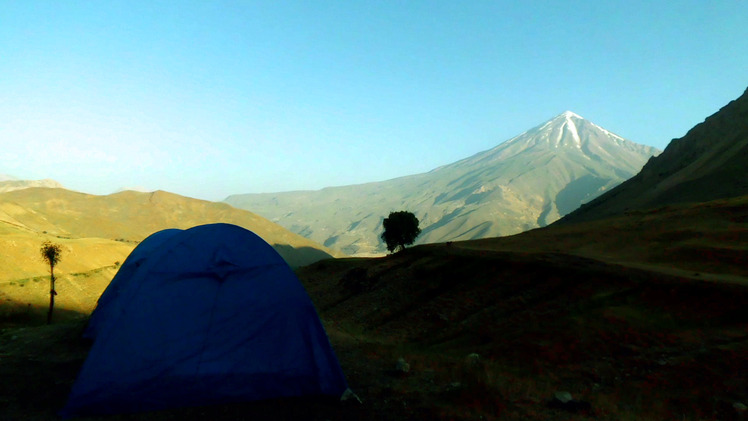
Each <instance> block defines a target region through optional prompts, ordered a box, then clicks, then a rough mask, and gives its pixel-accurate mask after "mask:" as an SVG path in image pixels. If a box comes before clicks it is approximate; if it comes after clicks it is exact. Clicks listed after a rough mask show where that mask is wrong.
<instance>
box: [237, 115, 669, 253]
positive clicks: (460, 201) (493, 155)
mask: <svg viewBox="0 0 748 421" xmlns="http://www.w3.org/2000/svg"><path fill="white" fill-rule="evenodd" d="M657 152H658V151H657V150H656V149H655V148H651V147H648V146H644V145H638V144H635V143H633V142H630V141H628V140H625V139H623V138H622V137H620V136H618V135H615V134H613V133H611V132H609V131H607V130H604V129H602V128H599V126H596V125H594V124H592V123H590V122H588V121H587V120H584V119H583V118H581V117H579V116H578V115H576V114H574V113H571V112H567V113H562V114H559V115H558V116H556V117H554V118H552V119H550V120H548V121H546V122H545V123H543V124H540V125H538V126H536V127H534V128H532V129H530V130H527V131H525V132H524V133H522V134H520V135H518V136H515V137H513V138H511V139H509V140H507V141H505V142H502V143H501V144H499V145H497V146H496V147H494V148H492V149H489V150H487V151H483V152H479V153H477V154H474V155H472V156H469V157H467V158H464V159H462V160H459V161H456V162H454V163H451V164H447V165H443V166H440V167H437V168H435V169H433V170H431V171H429V172H426V173H420V174H413V175H407V176H403V177H399V178H395V179H391V180H386V181H380V182H372V183H365V184H358V185H349V186H337V187H327V188H324V189H321V190H313V191H297V192H280V193H263V194H244V195H242V194H239V195H231V196H229V197H227V198H226V199H225V202H226V203H229V204H232V205H234V206H236V207H239V208H243V209H248V210H252V211H253V212H257V213H259V214H261V215H263V216H265V217H267V218H268V219H270V220H272V221H274V222H277V223H279V224H281V225H283V226H285V227H286V228H288V229H290V230H291V231H293V232H296V233H298V234H300V235H304V236H306V237H308V238H310V239H313V240H314V241H316V242H318V243H321V244H323V245H325V246H327V247H331V248H335V249H338V250H341V251H343V252H344V253H347V254H352V255H362V256H363V255H378V254H382V253H384V250H385V247H384V244H383V243H382V242H381V241H380V240H379V234H380V233H381V221H382V219H383V218H384V217H386V216H387V215H388V214H389V212H391V211H396V210H409V211H411V212H414V213H415V214H416V216H417V217H418V218H419V220H420V221H421V228H422V234H421V236H420V237H419V240H418V242H419V243H427V242H443V241H452V240H467V239H474V238H483V237H486V236H498V235H508V234H515V233H518V232H522V231H526V230H528V229H532V228H536V227H539V226H544V225H547V224H548V223H550V222H553V221H555V220H556V219H558V218H559V217H560V216H561V215H563V214H565V213H568V212H570V211H572V210H574V209H575V208H576V207H578V206H579V205H580V204H581V203H582V202H584V201H587V200H590V199H591V198H593V197H595V196H596V195H598V194H599V193H601V192H602V191H605V190H606V189H609V188H611V187H612V186H614V185H617V184H618V183H620V182H621V181H623V180H625V179H626V178H628V177H630V176H632V175H634V174H635V173H636V172H638V170H639V169H640V168H641V166H642V165H643V164H644V162H645V161H646V159H647V158H648V157H649V156H650V155H653V154H656V153H657ZM559 195H560V196H559Z"/></svg>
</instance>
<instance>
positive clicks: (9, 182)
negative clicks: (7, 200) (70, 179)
mask: <svg viewBox="0 0 748 421" xmlns="http://www.w3.org/2000/svg"><path fill="white" fill-rule="evenodd" d="M31 187H48V188H57V189H61V188H63V186H62V184H60V183H58V182H57V181H55V180H49V179H46V180H18V179H15V178H13V177H12V176H9V175H5V174H0V193H4V192H9V191H13V190H21V189H28V188H31Z"/></svg>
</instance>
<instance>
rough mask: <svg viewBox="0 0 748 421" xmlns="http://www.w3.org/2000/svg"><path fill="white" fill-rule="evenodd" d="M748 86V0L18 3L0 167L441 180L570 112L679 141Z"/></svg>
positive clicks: (114, 177)
mask: <svg viewBox="0 0 748 421" xmlns="http://www.w3.org/2000/svg"><path fill="white" fill-rule="evenodd" d="M747 86H748V2H746V1H743V0H717V1H703V0H695V1H654V2H653V1H632V0H626V1H454V0H450V1H417V0H408V1H353V0H352V1H263V2H259V1H178V0H168V1H158V0H148V1H135V0H126V1H114V0H107V1H73V0H65V1H52V0H45V1H33V0H0V173H5V174H10V175H13V176H15V177H17V178H22V179H40V178H53V179H55V180H57V181H59V182H61V183H63V184H64V185H65V186H66V187H68V188H70V189H73V190H79V191H84V192H88V193H95V194H108V193H111V192H113V191H115V190H117V189H119V188H122V187H142V188H145V189H146V190H155V189H163V190H168V191H172V192H175V193H179V194H183V195H186V196H191V197H197V198H203V199H209V200H222V199H223V198H225V196H227V195H229V194H233V193H253V192H271V191H285V190H299V189H318V188H322V187H325V186H332V185H346V184H356V183H362V182H368V181H380V180H385V179H389V178H394V177H398V176H402V175H408V174H414V173H419V172H424V171H428V170H431V169H433V168H435V167H437V166H440V165H443V164H447V163H450V162H453V161H456V160H458V159H461V158H464V157H466V156H469V155H472V154H474V153H477V152H480V151H483V150H486V149H489V148H491V147H493V146H495V145H497V144H499V143H501V142H503V141H505V140H507V139H509V138H511V137H513V136H515V135H517V134H519V133H521V132H523V131H525V130H527V129H529V128H531V127H533V126H535V125H538V124H540V123H542V122H544V121H545V120H547V119H549V118H551V117H553V116H555V115H557V114H559V113H561V112H563V111H565V110H571V111H574V112H576V113H577V114H580V115H581V116H583V117H585V118H586V119H588V120H590V121H592V122H594V123H596V124H598V125H600V126H602V127H604V128H606V129H608V130H610V131H612V132H614V133H617V134H619V135H621V136H623V137H625V138H627V139H630V140H633V141H635V142H638V143H643V144H647V145H652V146H656V147H658V148H660V149H663V148H664V147H665V146H666V145H667V143H668V142H669V141H670V140H671V139H672V138H676V137H681V136H683V135H684V134H685V132H686V131H687V130H688V129H689V128H691V127H692V126H694V125H695V124H697V123H699V122H701V121H703V119H704V118H705V117H707V116H708V115H710V114H713V113H714V112H716V111H717V110H718V109H719V108H720V107H722V106H724V105H725V104H727V103H728V102H729V101H730V100H732V99H735V98H737V97H738V96H739V95H740V94H742V93H743V91H744V90H745V89H746V87H747Z"/></svg>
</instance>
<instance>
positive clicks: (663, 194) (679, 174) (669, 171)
mask: <svg viewBox="0 0 748 421" xmlns="http://www.w3.org/2000/svg"><path fill="white" fill-rule="evenodd" d="M743 195H748V89H747V90H746V91H745V92H744V93H743V95H741V96H740V97H739V98H738V99H736V100H734V101H731V102H730V103H729V104H727V105H726V106H724V107H723V108H722V109H720V110H719V111H718V112H717V113H715V114H713V115H712V116H710V117H708V118H707V119H706V120H705V121H704V122H703V123H700V124H698V125H696V126H695V127H694V128H692V129H691V130H689V131H688V133H686V135H685V136H683V137H682V138H680V139H674V140H673V141H672V142H670V144H669V145H668V146H667V148H665V151H664V152H663V153H662V154H661V155H660V156H658V157H656V158H653V159H651V160H650V161H649V162H648V163H647V164H646V165H645V166H644V168H642V170H641V172H640V173H639V174H637V175H636V176H635V177H633V178H631V179H630V180H628V181H626V182H625V183H623V184H621V185H620V186H618V187H616V188H615V189H613V190H611V191H609V192H607V193H606V194H604V195H602V196H600V197H598V198H597V199H595V200H593V201H591V202H590V203H588V204H586V205H585V206H583V207H581V208H580V209H579V210H577V211H575V212H573V213H571V214H570V215H568V216H567V217H565V218H564V219H563V220H562V221H559V223H572V222H581V221H589V220H594V219H601V218H605V217H608V216H614V215H620V214H622V213H624V212H626V211H634V210H642V209H649V208H654V207H659V206H665V205H671V204H678V203H689V202H690V203H695V202H706V201H710V200H715V199H725V198H731V197H738V196H743Z"/></svg>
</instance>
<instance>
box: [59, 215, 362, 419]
mask: <svg viewBox="0 0 748 421" xmlns="http://www.w3.org/2000/svg"><path fill="white" fill-rule="evenodd" d="M115 281H116V282H115ZM110 289H111V291H110ZM91 321H92V322H93V325H90V326H89V328H88V329H87V330H86V336H88V337H90V338H92V339H93V340H94V342H93V345H92V347H91V349H90V351H89V354H88V357H87V359H86V361H85V362H84V364H83V367H82V368H81V371H80V373H79V375H78V378H77V380H76V382H75V384H74V385H73V388H72V391H71V394H70V396H69V398H68V402H67V405H66V406H65V408H64V409H63V410H62V412H61V414H62V415H63V416H68V417H69V416H75V415H97V414H113V413H125V412H140V411H153V410H160V409H167V408H175V407H184V406H202V405H211V404H220V403H229V402H244V401H253V400H261V399H269V398H276V397H290V396H306V395H330V396H338V397H339V396H341V395H342V394H343V392H344V391H345V390H346V389H347V384H346V380H345V377H344V375H343V372H342V370H341V368H340V365H339V363H338V361H337V358H336V357H335V354H334V352H333V350H332V347H331V346H330V343H329V340H328V338H327V335H326V333H325V331H324V328H323V327H322V323H321V322H320V320H319V317H318V315H317V313H316V310H315V309H314V306H313V304H312V302H311V299H310V298H309V296H308V295H307V293H306V291H305V290H304V288H303V286H302V285H301V283H300V282H299V280H298V279H297V278H296V276H295V274H294V273H293V271H292V270H291V269H290V268H289V267H288V265H287V264H286V263H285V261H284V260H283V259H282V258H281V257H280V256H279V255H278V253H277V252H276V251H275V250H274V249H273V248H272V247H271V246H270V245H269V244H267V243H266V242H265V241H264V240H262V239H261V238H260V237H258V236H257V235H255V234H254V233H252V232H250V231H247V230H245V229H244V228H241V227H237V226H234V225H229V224H211V225H203V226H199V227H194V228H190V229H188V230H184V231H182V230H168V231H167V232H163V231H162V232H160V233H156V234H154V235H152V236H151V237H148V239H146V240H144V241H143V242H142V243H141V244H140V245H138V247H136V249H135V250H133V252H132V254H131V255H130V256H129V257H128V259H127V260H126V262H125V263H124V264H123V265H122V267H121V268H120V271H119V272H118V274H117V276H115V279H113V280H112V284H111V285H110V287H108V288H107V290H106V291H105V292H104V294H102V298H101V300H100V301H99V306H98V307H97V309H96V311H95V312H94V314H93V315H92V317H91Z"/></svg>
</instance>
